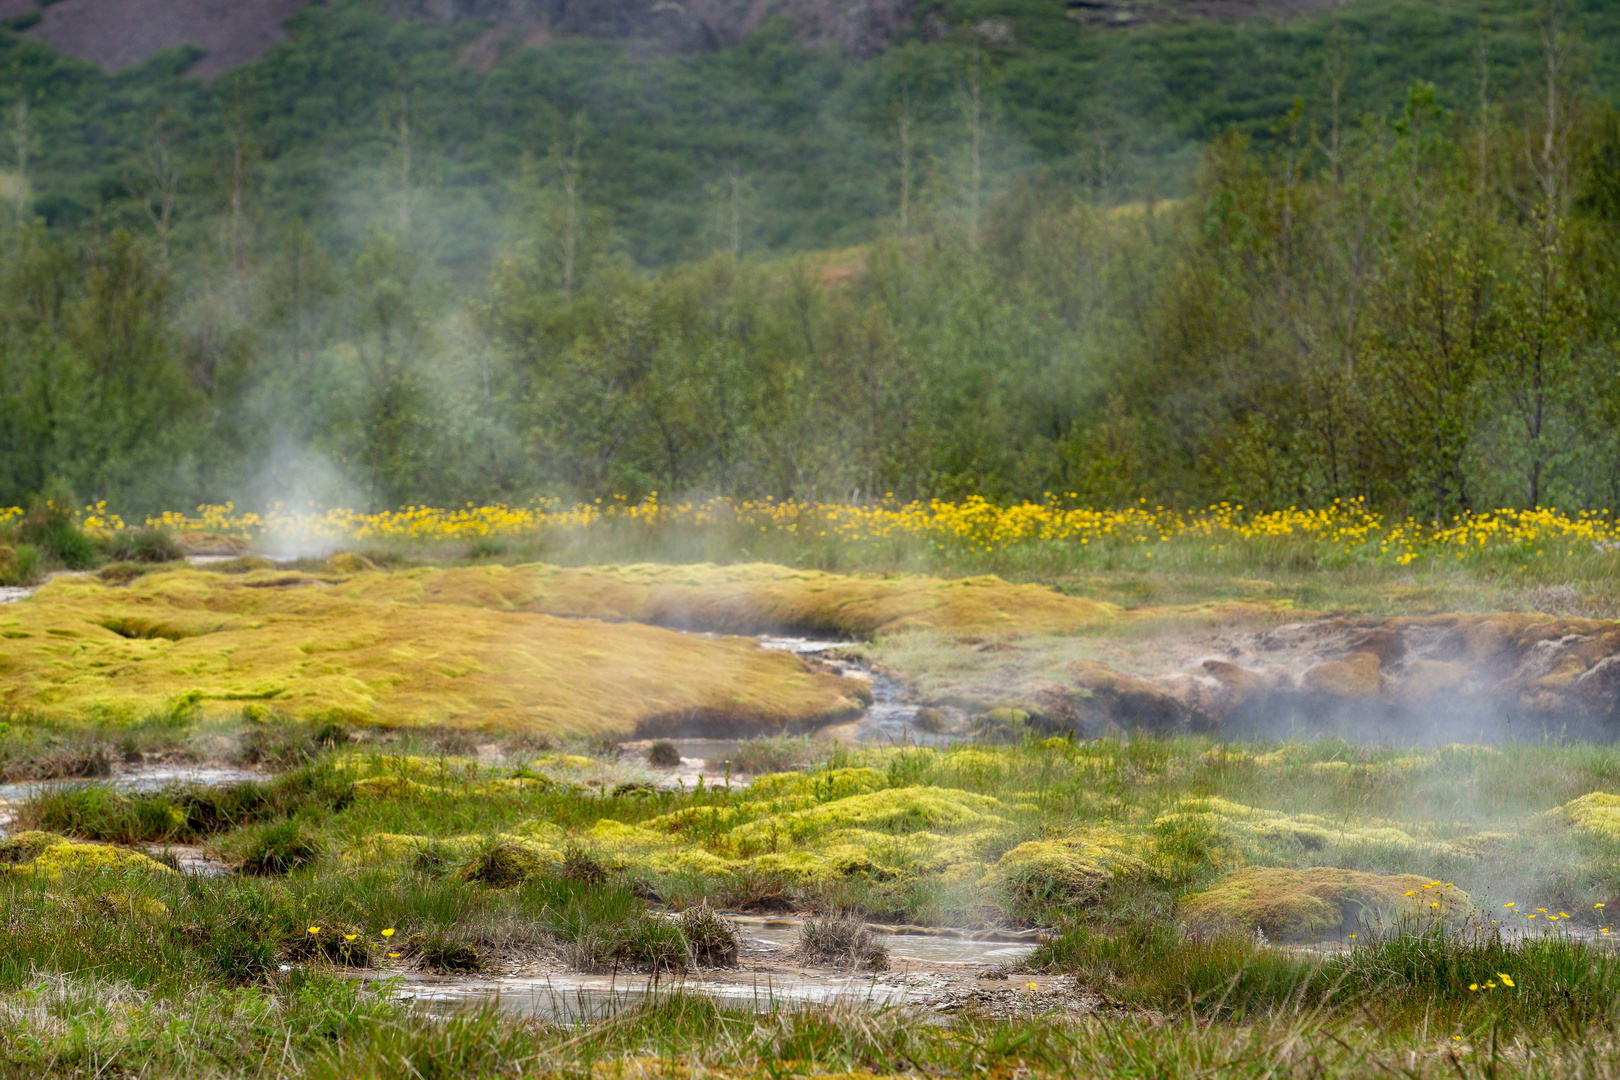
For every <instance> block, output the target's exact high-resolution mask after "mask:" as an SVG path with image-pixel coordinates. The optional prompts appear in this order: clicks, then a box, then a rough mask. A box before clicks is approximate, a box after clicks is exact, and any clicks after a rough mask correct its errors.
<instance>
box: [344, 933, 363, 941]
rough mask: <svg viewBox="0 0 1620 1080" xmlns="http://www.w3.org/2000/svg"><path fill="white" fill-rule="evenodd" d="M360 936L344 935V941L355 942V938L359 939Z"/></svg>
mask: <svg viewBox="0 0 1620 1080" xmlns="http://www.w3.org/2000/svg"><path fill="white" fill-rule="evenodd" d="M359 936H360V935H359V934H344V935H343V940H344V941H353V940H354V939H355V938H357V937H359Z"/></svg>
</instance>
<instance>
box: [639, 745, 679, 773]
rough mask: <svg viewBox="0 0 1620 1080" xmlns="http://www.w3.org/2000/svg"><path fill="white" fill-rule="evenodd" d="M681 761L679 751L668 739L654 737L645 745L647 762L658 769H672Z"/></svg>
mask: <svg viewBox="0 0 1620 1080" xmlns="http://www.w3.org/2000/svg"><path fill="white" fill-rule="evenodd" d="M680 763H681V751H680V748H679V747H677V746H676V745H675V744H674V743H673V742H672V741H670V740H669V739H655V740H654V741H653V744H652V745H651V746H649V747H647V764H649V765H654V766H657V767H658V768H660V769H674V768H677V767H678V766H679V765H680Z"/></svg>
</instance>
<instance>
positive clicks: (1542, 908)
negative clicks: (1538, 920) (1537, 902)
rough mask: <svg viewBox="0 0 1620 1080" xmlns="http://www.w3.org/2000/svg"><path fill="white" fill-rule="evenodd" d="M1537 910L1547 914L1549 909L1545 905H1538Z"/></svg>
mask: <svg viewBox="0 0 1620 1080" xmlns="http://www.w3.org/2000/svg"><path fill="white" fill-rule="evenodd" d="M1536 910H1537V911H1539V912H1541V913H1542V914H1543V915H1545V914H1547V909H1546V908H1544V907H1538V908H1536Z"/></svg>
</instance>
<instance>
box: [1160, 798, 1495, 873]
mask: <svg viewBox="0 0 1620 1080" xmlns="http://www.w3.org/2000/svg"><path fill="white" fill-rule="evenodd" d="M1156 824H1157V825H1159V826H1160V827H1161V828H1171V827H1181V828H1187V827H1202V828H1205V829H1207V830H1209V831H1210V832H1211V833H1213V834H1214V835H1215V836H1216V837H1219V838H1220V839H1221V840H1223V841H1226V842H1227V843H1228V844H1230V845H1231V846H1232V848H1233V849H1234V851H1235V854H1236V856H1237V859H1238V860H1239V861H1242V862H1275V861H1278V860H1281V859H1287V858H1293V857H1297V856H1298V855H1299V854H1300V853H1302V852H1315V851H1322V850H1324V849H1327V848H1330V847H1336V848H1344V847H1350V846H1364V847H1374V848H1379V847H1381V848H1387V849H1392V850H1396V851H1402V852H1418V851H1422V852H1429V853H1432V854H1434V855H1436V856H1440V855H1477V854H1478V853H1479V852H1480V850H1481V849H1482V847H1483V846H1485V845H1488V844H1490V843H1493V842H1494V841H1495V840H1496V839H1498V834H1496V833H1481V834H1479V835H1477V836H1473V837H1470V838H1469V839H1467V840H1443V839H1440V838H1438V837H1436V836H1435V835H1434V833H1433V832H1432V831H1431V829H1429V828H1428V827H1425V826H1423V825H1421V824H1419V823H1411V822H1407V823H1402V825H1401V826H1399V827H1398V826H1397V825H1396V824H1395V823H1394V822H1389V821H1383V820H1380V819H1377V818H1366V819H1362V820H1360V821H1347V820H1345V819H1343V818H1338V817H1334V818H1327V817H1322V816H1319V815H1316V814H1285V813H1282V812H1280V811H1275V810H1263V809H1260V808H1258V807H1253V806H1244V805H1243V804H1241V803H1236V802H1231V801H1229V800H1226V799H1220V798H1213V797H1212V798H1204V799H1183V800H1181V801H1180V802H1178V803H1176V804H1175V805H1174V806H1172V807H1171V808H1170V810H1169V811H1168V812H1167V813H1165V814H1163V815H1161V816H1160V817H1159V819H1158V820H1157V822H1156Z"/></svg>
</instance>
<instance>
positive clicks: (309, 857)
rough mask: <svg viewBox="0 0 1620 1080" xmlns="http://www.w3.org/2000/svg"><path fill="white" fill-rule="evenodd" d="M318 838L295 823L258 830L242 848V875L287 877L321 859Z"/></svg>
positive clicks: (279, 822)
mask: <svg viewBox="0 0 1620 1080" xmlns="http://www.w3.org/2000/svg"><path fill="white" fill-rule="evenodd" d="M322 851H323V848H322V845H321V841H320V838H319V837H318V836H316V835H315V834H314V833H313V832H311V831H310V830H308V829H307V828H305V827H304V826H303V825H302V824H301V823H299V822H297V821H291V820H288V821H278V822H275V823H274V824H271V825H267V826H265V827H264V828H263V829H261V830H259V833H258V835H257V836H254V837H252V838H251V839H250V840H249V841H248V843H247V846H246V847H245V848H244V849H243V857H242V865H241V870H242V873H244V874H290V873H292V872H293V871H294V870H297V869H299V868H301V867H304V866H307V865H309V864H310V863H312V862H314V861H315V860H316V859H318V858H320V857H321V854H322Z"/></svg>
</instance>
